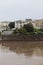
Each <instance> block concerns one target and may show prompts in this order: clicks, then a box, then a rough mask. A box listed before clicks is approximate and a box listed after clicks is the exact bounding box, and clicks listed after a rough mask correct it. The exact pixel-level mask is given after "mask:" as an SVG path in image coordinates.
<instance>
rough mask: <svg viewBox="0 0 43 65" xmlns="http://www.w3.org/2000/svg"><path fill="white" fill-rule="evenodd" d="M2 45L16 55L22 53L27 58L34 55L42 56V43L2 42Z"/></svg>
mask: <svg viewBox="0 0 43 65" xmlns="http://www.w3.org/2000/svg"><path fill="white" fill-rule="evenodd" d="M2 45H3V46H6V47H9V50H11V51H13V52H16V53H17V54H21V53H24V54H25V55H27V56H32V55H33V53H35V54H36V55H38V56H40V55H41V56H43V42H42V43H41V42H24V41H23V42H3V43H2Z"/></svg>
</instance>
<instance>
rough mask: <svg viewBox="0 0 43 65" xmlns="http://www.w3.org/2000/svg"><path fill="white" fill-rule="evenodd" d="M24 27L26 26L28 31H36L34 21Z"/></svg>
mask: <svg viewBox="0 0 43 65" xmlns="http://www.w3.org/2000/svg"><path fill="white" fill-rule="evenodd" d="M23 28H25V29H26V31H27V32H34V27H33V25H32V23H28V24H25V25H24V26H23Z"/></svg>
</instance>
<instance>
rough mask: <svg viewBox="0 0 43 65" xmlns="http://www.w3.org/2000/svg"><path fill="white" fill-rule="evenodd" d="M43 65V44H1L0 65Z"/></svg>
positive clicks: (21, 42) (26, 42) (19, 42)
mask: <svg viewBox="0 0 43 65" xmlns="http://www.w3.org/2000/svg"><path fill="white" fill-rule="evenodd" d="M3 64H4V65H43V42H41V41H40V42H28V41H18V42H17V41H15V42H14V41H8V42H7V41H5V42H2V43H0V65H3Z"/></svg>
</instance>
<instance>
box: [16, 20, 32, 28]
mask: <svg viewBox="0 0 43 65" xmlns="http://www.w3.org/2000/svg"><path fill="white" fill-rule="evenodd" d="M29 22H32V20H31V19H26V20H25V21H24V20H18V21H15V28H21V27H23V26H24V25H25V24H27V23H29Z"/></svg>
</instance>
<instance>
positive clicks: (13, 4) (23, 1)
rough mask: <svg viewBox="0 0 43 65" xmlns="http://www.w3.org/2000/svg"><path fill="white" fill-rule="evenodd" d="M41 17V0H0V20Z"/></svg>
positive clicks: (42, 6) (42, 13)
mask: <svg viewBox="0 0 43 65" xmlns="http://www.w3.org/2000/svg"><path fill="white" fill-rule="evenodd" d="M26 18H32V19H41V18H43V0H0V21H4V20H16V19H26Z"/></svg>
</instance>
